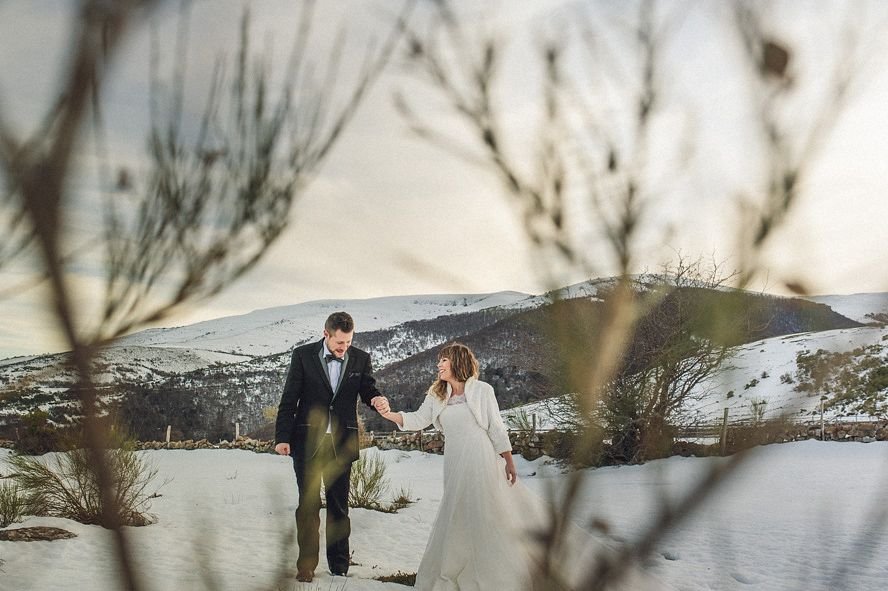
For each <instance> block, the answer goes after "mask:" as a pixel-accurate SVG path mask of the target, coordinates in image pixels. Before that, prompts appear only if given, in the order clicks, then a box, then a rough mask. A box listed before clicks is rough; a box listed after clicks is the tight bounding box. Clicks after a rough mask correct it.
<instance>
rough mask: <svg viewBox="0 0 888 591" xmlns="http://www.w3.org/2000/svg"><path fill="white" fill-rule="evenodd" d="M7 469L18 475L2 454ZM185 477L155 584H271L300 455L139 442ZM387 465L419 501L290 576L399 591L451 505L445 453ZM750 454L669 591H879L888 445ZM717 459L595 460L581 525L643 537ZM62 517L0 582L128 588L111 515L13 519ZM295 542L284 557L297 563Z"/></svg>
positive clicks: (166, 470)
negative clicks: (615, 463) (346, 549)
mask: <svg viewBox="0 0 888 591" xmlns="http://www.w3.org/2000/svg"><path fill="white" fill-rule="evenodd" d="M0 453H2V454H3V455H0V471H2V472H4V473H5V472H6V469H5V466H4V465H3V462H2V460H3V459H4V458H5V457H6V454H7V453H8V452H6V451H2V452H0ZM140 453H142V454H143V457H144V458H145V459H146V460H148V461H150V462H152V463H154V464H155V465H156V466H157V468H158V469H159V471H160V476H159V479H162V478H166V477H168V478H172V481H171V482H170V483H169V484H167V485H166V486H165V487H163V488H162V489H161V491H160V492H161V494H162V496H161V497H160V498H157V499H155V500H154V501H153V506H152V508H151V512H152V513H154V514H156V515H157V517H158V521H157V523H156V524H154V525H150V526H148V527H142V528H130V529H129V534H130V535H131V539H132V540H133V543H134V550H135V556H136V563H137V568H138V571H139V572H140V573H141V574H142V575H143V576H144V577H145V578H146V580H147V581H148V582H149V585H148V587H147V588H148V589H158V590H160V589H164V590H166V589H198V588H204V587H203V586H202V577H201V574H200V573H201V570H202V568H201V564H204V565H205V566H206V568H207V569H209V572H210V573H211V575H210V576H211V577H212V578H211V579H210V581H212V583H213V584H214V585H215V588H218V589H237V590H243V589H272V588H273V587H272V586H271V582H272V580H273V576H274V572H275V569H276V567H277V566H279V564H280V561H281V556H282V554H281V552H280V548H281V546H280V543H281V540H282V539H287V538H286V537H287V536H288V535H290V534H291V531H290V528H291V526H292V525H293V511H294V510H295V506H296V501H297V494H296V490H295V479H294V477H293V472H292V468H291V464H290V461H289V460H288V459H287V458H282V457H278V456H272V455H257V454H252V453H250V452H245V451H227V450H202V451H157V452H140ZM369 453H371V454H380V455H381V457H382V458H384V459H385V462H386V464H387V465H388V475H389V477H390V479H391V485H392V488H393V489H398V488H399V487H402V486H403V487H408V488H409V489H410V490H411V493H412V495H413V496H414V497H418V498H419V500H418V501H417V502H416V503H415V504H413V505H411V506H410V507H408V508H406V509H403V510H401V511H400V512H399V513H397V514H394V515H390V514H384V513H377V512H373V511H367V510H363V509H355V510H353V511H352V529H353V531H352V537H351V542H352V549H353V550H354V561H356V562H357V563H359V564H358V565H356V566H353V567H352V569H351V571H350V573H349V576H348V578H341V577H340V578H333V577H331V576H330V575H329V574H327V573H325V572H324V567H325V563H324V559H323V557H322V558H321V565H320V566H319V568H318V572H317V578H316V580H315V583H312V584H311V585H308V584H300V583H297V582H296V581H295V580H294V579H292V578H290V579H288V582H287V585H286V586H285V587H284V589H288V590H290V589H292V590H300V589H306V590H307V589H312V590H315V589H317V590H321V589H322V590H329V589H332V590H336V589H345V590H351V591H364V590H368V591H369V590H382V591H384V590H387V589H388V590H392V591H394V590H396V589H405V587H402V586H400V585H396V584H393V583H388V584H384V583H380V582H378V581H374V580H372V578H373V577H376V576H379V575H387V574H392V573H395V572H397V571H404V572H415V571H416V569H417V566H418V565H419V560H420V557H421V555H422V551H423V548H424V546H425V542H426V537H427V535H428V533H429V530H430V527H431V525H432V521H433V519H434V515H435V513H436V510H437V507H438V504H439V502H440V494H441V489H442V487H441V474H442V457H441V456H436V455H428V454H423V453H420V452H401V451H385V452H379V451H378V450H376V449H375V448H374V449H371V450H369ZM754 454H755V455H754V456H753V457H752V458H751V459H750V460H749V462H748V463H747V464H746V465H745V467H744V468H742V469H741V470H740V471H739V472H737V473H736V474H735V475H734V476H733V478H731V479H730V480H729V481H727V482H726V483H725V485H724V486H723V488H722V489H720V491H719V493H718V494H717V495H716V496H715V497H713V498H711V499H710V500H709V501H708V502H707V503H706V504H705V505H704V506H703V507H702V508H701V509H700V510H699V511H698V512H697V513H696V514H695V515H694V516H693V517H692V518H691V519H689V520H688V521H687V522H685V523H683V524H681V525H680V526H679V527H678V528H677V529H676V530H675V531H674V532H673V533H672V534H671V535H669V536H668V537H667V538H665V539H663V540H662V541H660V542H659V543H658V544H657V547H656V551H655V552H654V554H653V555H652V556H651V557H650V558H649V560H648V562H647V568H648V571H649V573H650V574H651V576H653V577H655V578H656V579H659V580H660V581H662V588H663V589H676V590H679V589H680V590H684V591H698V590H699V591H703V590H712V589H719V590H728V591H730V590H738V591H739V590H761V591H783V590H787V591H789V590H796V589H806V590H819V589H822V590H827V589H837V588H844V589H854V590H859V591H877V590H881V589H884V588H885V581H886V580H888V538H886V536H885V534H886V533H888V532H886V531H885V524H884V523H881V524H879V523H878V521H877V519H876V514H875V513H874V512H875V511H876V510H881V509H882V508H883V507H884V491H885V490H886V486H888V443H870V444H859V443H821V442H816V441H807V442H801V443H792V444H782V445H771V446H766V447H762V448H757V449H756V450H755V451H754ZM723 461H725V460H724V459H720V458H705V459H703V458H680V457H674V458H670V459H667V460H659V461H655V462H650V463H648V464H645V465H641V466H624V467H619V468H600V469H596V470H587V471H586V472H585V476H586V486H585V487H584V488H583V490H582V491H581V494H580V498H581V505H580V506H581V507H582V511H581V514H580V515H579V516H578V523H580V524H581V525H582V524H584V523H589V520H590V519H591V518H598V519H604V520H606V521H607V522H609V523H610V525H611V527H612V535H613V536H614V537H616V538H618V539H625V540H633V539H635V538H637V537H638V536H639V535H640V534H641V533H642V531H643V530H644V528H645V526H646V524H649V523H650V521H651V520H652V519H653V518H654V516H655V515H656V511H657V507H658V504H659V503H660V502H661V501H663V500H666V499H676V498H678V497H679V496H680V495H681V494H682V493H683V492H685V491H687V490H688V489H689V488H690V487H691V486H693V484H694V483H695V482H696V481H697V480H698V479H699V478H700V477H701V475H702V474H704V473H705V472H706V471H707V470H708V469H709V468H710V467H711V466H713V465H714V464H715V463H717V462H723ZM517 464H518V468H519V474H520V475H521V479H522V482H523V483H524V485H526V486H527V487H528V488H530V489H531V490H533V491H534V492H536V493H537V494H538V495H540V496H541V497H544V496H546V495H547V494H548V491H549V490H550V489H554V490H558V489H559V488H560V487H562V486H563V485H565V483H566V482H567V476H566V475H565V474H562V473H561V472H560V471H558V470H557V469H556V468H555V467H554V466H552V465H547V464H546V461H545V459H543V458H541V459H539V460H536V461H535V462H527V461H524V460H523V459H521V458H520V457H519V458H518V462H517ZM34 525H49V526H56V527H62V528H65V529H68V530H70V531H73V532H75V533H76V534H77V535H78V537H77V538H75V539H71V540H60V541H54V542H0V559H2V560H4V564H3V565H2V572H0V588H2V589H10V590H11V589H32V590H43V589H45V590H55V589H59V588H65V589H78V590H79V589H96V590H104V589H109V590H110V589H117V588H119V585H118V583H117V581H116V579H115V566H114V561H113V558H112V555H111V553H110V552H109V551H108V550H107V548H108V544H109V542H110V536H109V535H108V532H107V531H105V530H103V529H102V528H100V527H98V526H85V525H81V524H78V523H75V522H72V521H68V520H63V519H51V518H28V519H27V520H26V521H25V522H24V523H22V524H15V525H13V526H10V527H21V526H34ZM293 552H294V548H293V547H292V546H289V547H288V548H287V549H286V551H285V554H283V556H284V560H285V561H286V563H287V565H288V566H290V567H292V566H293V562H294V561H295V555H294V554H293Z"/></svg>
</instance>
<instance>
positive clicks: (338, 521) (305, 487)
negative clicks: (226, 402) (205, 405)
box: [274, 312, 388, 582]
mask: <svg viewBox="0 0 888 591" xmlns="http://www.w3.org/2000/svg"><path fill="white" fill-rule="evenodd" d="M354 329H355V323H354V320H352V317H351V316H349V315H348V314H346V313H345V312H335V313H333V314H331V315H330V317H329V318H327V322H326V323H325V324H324V338H323V339H321V340H320V341H317V342H314V343H309V344H307V345H302V346H301V347H296V349H294V350H293V356H292V358H291V360H290V370H289V372H288V373H287V381H286V383H285V384H284V392H283V395H282V396H281V403H280V405H278V414H277V423H276V425H275V443H276V445H275V447H274V449H275V451H276V452H277V453H279V454H281V455H290V456H292V458H293V469H294V470H295V472H296V484H297V486H298V487H299V506H298V507H297V509H296V530H297V540H298V542H299V558H298V559H297V560H296V569H297V579H299V580H300V581H305V582H309V581H311V580H312V578H313V577H314V570H315V568H316V567H317V565H318V552H319V539H320V534H319V529H320V525H321V520H320V505H321V503H320V500H321V495H320V487H321V481H322V480H323V483H324V492H325V499H326V503H327V540H326V542H327V565H328V566H329V567H330V572H331V573H332V574H333V575H341V576H345V575H346V574H347V573H348V566H349V547H348V536H349V534H350V533H351V522H350V520H349V517H348V489H349V477H350V475H351V465H352V462H354V461H355V460H357V459H358V415H357V399H358V396H360V397H361V400H362V401H363V402H364V403H365V404H367V405H368V406H372V407H374V408H376V409H377V410H387V408H388V401H387V400H386V399H385V397H383V396H382V395H381V394H380V392H379V390H377V389H376V380H374V379H373V368H372V366H371V364H370V355H369V354H368V353H366V352H364V351H361V350H360V349H357V348H355V347H352V346H351V342H352V337H353V336H354Z"/></svg>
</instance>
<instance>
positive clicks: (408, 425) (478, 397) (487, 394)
mask: <svg viewBox="0 0 888 591" xmlns="http://www.w3.org/2000/svg"><path fill="white" fill-rule="evenodd" d="M450 393H451V388H450V384H447V398H446V399H445V400H441V399H440V398H438V397H437V396H435V394H433V393H432V392H431V391H429V393H428V394H426V397H425V400H423V402H422V405H421V406H420V407H419V408H418V409H417V410H415V411H414V412H401V417H402V418H403V419H404V425H403V426H401V425H398V428H399V429H401V430H402V431H421V430H423V429H425V428H426V427H428V426H429V425H432V424H434V425H435V428H436V429H438V430H439V431H443V429H442V428H441V422H440V421H439V416H440V415H441V411H442V410H444V408H445V407H446V406H447V400H449V399H450ZM466 404H468V405H469V410H470V411H471V412H472V416H474V417H475V420H476V421H478V424H479V425H480V426H481V428H482V429H484V430H485V431H487V436H488V437H490V441H491V442H492V443H493V448H494V450H496V453H498V454H501V453H503V452H507V451H512V444H511V443H510V442H509V433H508V432H507V431H506V426H505V424H504V423H503V419H502V417H501V416H500V411H499V405H498V404H497V403H496V395H495V394H494V393H493V386H491V385H490V384H488V383H487V382H482V381H481V380H479V379H477V378H469V379H468V380H467V381H466Z"/></svg>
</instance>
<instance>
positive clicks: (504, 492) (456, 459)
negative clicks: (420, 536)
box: [382, 343, 533, 591]
mask: <svg viewBox="0 0 888 591" xmlns="http://www.w3.org/2000/svg"><path fill="white" fill-rule="evenodd" d="M382 416H383V417H385V418H386V419H388V420H390V421H392V422H394V423H396V424H397V425H398V427H399V428H400V429H401V430H407V431H419V430H421V429H424V428H425V427H427V426H429V425H431V424H434V425H435V427H437V428H438V429H439V430H441V431H443V433H444V436H445V446H444V494H443V495H442V498H441V505H440V507H439V509H438V515H437V517H436V518H435V523H434V525H433V527H432V532H431V535H430V536H429V541H428V544H427V546H426V549H425V553H424V554H423V557H422V561H421V563H420V565H419V571H418V572H417V574H416V585H415V587H416V589H417V590H419V591H455V590H460V591H475V590H478V591H481V590H490V589H503V590H505V589H521V588H524V587H526V585H527V583H528V582H529V579H528V577H529V568H530V566H531V560H530V556H531V544H530V543H529V539H530V537H529V535H528V534H529V533H530V532H527V531H524V530H525V529H526V527H525V524H526V523H527V522H526V521H524V519H526V518H528V517H529V516H527V515H523V516H518V517H516V515H515V512H516V511H517V510H518V506H519V505H521V504H522V501H521V499H520V498H519V496H520V495H519V493H518V492H517V487H515V488H513V485H514V484H515V483H516V481H517V472H516V470H515V462H514V461H513V460H512V446H511V444H510V443H509V435H508V432H507V431H506V427H505V425H504V424H503V420H502V418H501V417H500V412H499V406H498V405H497V402H496V397H495V395H494V393H493V387H491V386H490V384H487V383H485V382H482V381H480V380H479V379H478V361H477V359H475V355H474V354H473V353H472V351H471V350H470V349H469V348H468V347H466V346H465V345H462V344H459V343H452V344H449V345H446V346H444V347H443V348H442V349H441V351H440V352H439V353H438V379H437V380H436V381H435V383H434V384H432V386H431V388H429V391H428V394H427V395H426V398H425V400H424V401H423V403H422V406H420V407H419V409H418V410H416V411H415V412H392V411H388V412H385V413H383V414H382ZM519 519H520V520H521V523H519ZM530 521H531V522H533V520H530Z"/></svg>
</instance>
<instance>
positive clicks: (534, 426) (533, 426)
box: [530, 413, 537, 437]
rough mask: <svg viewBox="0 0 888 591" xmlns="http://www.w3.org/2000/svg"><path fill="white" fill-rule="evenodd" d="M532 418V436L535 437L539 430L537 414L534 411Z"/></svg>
mask: <svg viewBox="0 0 888 591" xmlns="http://www.w3.org/2000/svg"><path fill="white" fill-rule="evenodd" d="M530 418H531V419H533V423H532V425H531V427H530V436H531V437H533V436H534V435H536V432H537V416H536V413H533V414H532V415H530Z"/></svg>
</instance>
